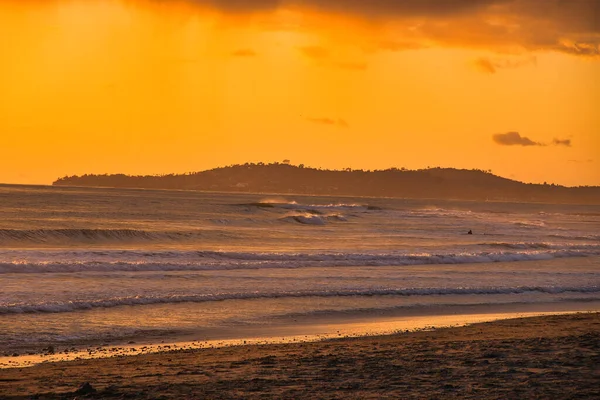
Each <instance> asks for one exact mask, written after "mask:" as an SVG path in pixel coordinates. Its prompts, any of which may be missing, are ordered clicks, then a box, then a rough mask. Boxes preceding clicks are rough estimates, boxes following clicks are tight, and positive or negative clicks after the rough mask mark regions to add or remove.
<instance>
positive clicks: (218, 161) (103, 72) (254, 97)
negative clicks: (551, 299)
mask: <svg viewBox="0 0 600 400" xmlns="http://www.w3.org/2000/svg"><path fill="white" fill-rule="evenodd" d="M232 4H233V6H232ZM599 12H600V2H598V1H595V0H572V1H570V2H561V1H560V0H547V1H544V2H540V1H538V0H456V1H453V2H449V1H447V0H425V1H424V0H405V1H399V0H372V1H370V2H365V1H360V0H346V1H333V0H327V1H326V0H254V1H251V0H246V1H244V0H236V1H225V0H204V1H203V0H197V1H191V0H188V1H185V0H182V1H170V2H162V1H158V0H64V1H63V0H27V1H23V0H19V1H17V0H9V1H7V0H0V37H1V38H3V43H2V45H1V46H0V182H5V183H42V184H49V183H51V182H52V181H53V180H54V179H56V178H57V177H59V176H64V175H73V174H84V173H119V172H122V173H127V174H158V173H171V172H177V173H178V172H189V171H198V170H203V169H208V168H213V167H217V166H223V165H228V164H232V163H244V162H246V161H265V162H270V161H281V160H283V159H290V160H292V163H294V164H300V163H304V164H306V165H309V166H319V167H325V168H346V167H352V168H365V169H376V168H388V167H392V166H396V167H407V168H424V167H427V166H445V167H457V168H481V169H486V170H487V169H491V170H492V171H493V172H494V173H496V174H498V175H502V176H505V177H510V178H514V179H518V180H522V181H526V182H544V181H548V182H555V183H560V184H565V185H600V113H599V112H598V111H597V110H598V109H600V47H599V44H600V27H598V25H597V21H595V20H594V18H593V16H594V15H598V13H599Z"/></svg>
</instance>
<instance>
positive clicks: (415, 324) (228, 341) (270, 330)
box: [0, 310, 589, 369]
mask: <svg viewBox="0 0 600 400" xmlns="http://www.w3.org/2000/svg"><path fill="white" fill-rule="evenodd" d="M578 312H589V310H578V311H569V312H565V311H554V312H520V313H491V314H463V315H438V316H411V317H402V318H397V317H394V318H392V317H388V318H385V319H379V320H377V321H374V322H346V323H344V322H342V323H336V324H312V325H302V326H283V327H272V326H271V327H260V328H250V329H244V331H245V332H246V335H245V336H244V337H240V336H241V335H240V333H239V331H240V330H239V329H234V330H231V331H224V330H220V331H219V332H215V333H214V334H209V335H204V338H201V336H202V335H199V334H196V335H191V336H192V337H190V336H183V337H180V338H178V339H175V340H170V341H169V342H166V343H165V342H164V341H161V343H160V344H157V343H156V341H154V342H148V343H144V342H135V343H134V342H129V343H128V344H122V343H121V344H113V345H104V346H90V347H82V348H75V347H69V346H66V347H65V348H63V349H60V348H57V349H55V350H56V351H57V352H56V353H55V354H28V355H23V356H14V357H7V356H3V357H0V369H2V368H21V367H30V366H34V365H36V364H41V363H48V362H59V361H71V360H80V359H95V358H110V357H125V356H134V355H140V354H148V353H158V352H168V351H176V350H193V349H203V348H204V349H205V348H217V347H229V346H243V345H261V344H285V343H301V342H315V341H320V340H328V339H338V338H352V337H366V336H379V335H390V334H398V333H409V332H414V331H424V330H434V329H439V328H449V327H459V326H464V325H469V324H475V323H481V322H490V321H496V320H501V319H510V318H525V317H535V316H542V315H560V314H574V313H578ZM65 349H67V350H65Z"/></svg>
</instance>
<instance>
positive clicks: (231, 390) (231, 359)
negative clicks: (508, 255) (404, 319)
mask: <svg viewBox="0 0 600 400" xmlns="http://www.w3.org/2000/svg"><path fill="white" fill-rule="evenodd" d="M599 365H600V314H599V313H582V314H572V315H553V316H543V317H531V318H518V319H509V320H501V321H495V322H488V323H480V324H473V325H470V326H466V327H457V328H443V329H438V330H435V331H418V332H410V333H402V334H396V335H388V336H371V337H361V338H341V339H334V340H326V341H321V342H313V343H291V344H270V345H248V346H234V347H224V348H213V349H210V348H209V349H195V350H179V351H169V352H163V353H154V354H143V355H137V356H114V357H111V358H104V359H94V360H76V361H68V362H57V363H44V364H40V365H37V366H34V367H31V368H12V369H3V370H0V397H1V398H7V399H21V398H23V399H24V398H39V399H70V398H75V397H77V398H116V399H121V398H142V399H156V398H160V399H181V398H560V399H569V398H598V397H600V387H599V386H598V382H599V381H600V368H599V367H598V366H599ZM86 382H88V383H89V384H90V385H91V389H90V388H88V391H86V390H85V389H84V390H81V391H80V392H77V390H78V389H79V388H80V387H81V386H82V385H83V384H84V383H86ZM88 392H89V393H88Z"/></svg>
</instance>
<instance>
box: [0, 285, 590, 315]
mask: <svg viewBox="0 0 600 400" xmlns="http://www.w3.org/2000/svg"><path fill="white" fill-rule="evenodd" d="M532 292H537V293H549V294H561V293H599V292H600V287H598V286H579V287H575V286H518V287H458V288H443V287H441V288H440V287H434V288H400V289H397V288H382V289H341V290H306V291H282V292H265V293H261V292H252V293H216V294H190V295H169V296H132V297H115V298H109V299H98V300H91V301H69V302H50V303H38V304H10V305H5V306H0V314H19V313H64V312H72V311H78V310H89V309H94V308H112V307H119V306H139V305H151V304H176V303H204V302H210V301H224V300H253V299H281V298H304V297H351V296H431V295H438V296H445V295H498V294H523V293H532Z"/></svg>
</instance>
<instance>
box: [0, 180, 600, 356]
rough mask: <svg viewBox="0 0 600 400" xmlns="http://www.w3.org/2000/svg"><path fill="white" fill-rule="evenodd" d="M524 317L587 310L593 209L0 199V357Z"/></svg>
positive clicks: (117, 197) (43, 192)
mask: <svg viewBox="0 0 600 400" xmlns="http://www.w3.org/2000/svg"><path fill="white" fill-rule="evenodd" d="M468 231H472V234H468ZM532 309H535V310H545V311H548V312H552V311H569V310H600V206H596V205H562V204H524V203H500V202H468V201H453V200H436V199H430V200H413V199H391V198H350V197H323V196H298V195H264V194H231V193H207V192H190V191H164V190H134V189H131V190H128V189H104V188H69V187H47V186H17V185H1V186H0V356H11V355H12V354H13V353H14V354H27V353H32V352H37V351H41V350H42V349H43V348H46V347H47V346H53V347H55V348H73V347H86V346H87V347H89V346H102V345H109V344H112V343H134V342H135V343H162V342H165V343H167V342H173V341H176V338H181V337H189V338H194V340H198V341H201V340H204V339H209V338H220V337H221V338H223V337H228V338H239V339H244V338H246V337H250V336H251V335H253V334H254V335H255V334H256V333H257V332H262V334H265V335H268V333H269V332H271V333H273V332H277V333H280V332H281V330H280V329H279V330H278V329H277V328H281V327H282V326H286V327H290V328H293V329H292V331H293V332H296V333H302V332H303V330H302V327H303V326H309V325H311V324H315V323H319V324H320V325H319V326H323V324H324V323H327V324H329V326H330V329H335V321H338V322H340V324H341V323H342V322H343V321H348V320H352V321H353V322H354V323H359V324H360V323H367V322H369V321H373V320H375V319H377V318H384V317H388V318H400V317H404V318H419V317H423V316H432V315H449V314H461V313H487V312H492V311H499V310H501V311H503V312H509V313H515V314H516V313H519V312H525V311H527V310H532ZM312 332H313V333H314V332H315V331H314V329H313V331H312Z"/></svg>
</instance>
